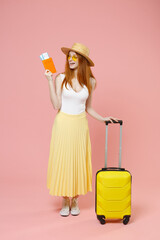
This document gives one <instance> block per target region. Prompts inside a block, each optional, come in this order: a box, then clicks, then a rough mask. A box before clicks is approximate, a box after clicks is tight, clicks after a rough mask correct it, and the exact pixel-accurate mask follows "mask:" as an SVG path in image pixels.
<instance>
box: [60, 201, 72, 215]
mask: <svg viewBox="0 0 160 240" xmlns="http://www.w3.org/2000/svg"><path fill="white" fill-rule="evenodd" d="M69 208H70V199H69V198H63V199H62V209H61V211H60V212H59V213H60V215H61V216H63V217H67V216H68V215H69V210H70V209H69Z"/></svg>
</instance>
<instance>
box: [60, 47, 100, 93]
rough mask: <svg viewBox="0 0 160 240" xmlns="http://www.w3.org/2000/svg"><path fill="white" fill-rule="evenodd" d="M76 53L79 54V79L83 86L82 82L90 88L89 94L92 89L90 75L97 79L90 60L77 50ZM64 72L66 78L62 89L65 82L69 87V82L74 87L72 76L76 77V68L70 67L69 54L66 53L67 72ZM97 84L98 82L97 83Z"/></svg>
mask: <svg viewBox="0 0 160 240" xmlns="http://www.w3.org/2000/svg"><path fill="white" fill-rule="evenodd" d="M76 54H77V56H78V63H79V64H78V69H77V79H78V81H79V84H80V85H81V86H82V84H84V85H86V87H87V88H88V92H89V95H90V93H91V90H92V85H91V81H90V77H92V78H94V79H95V77H94V75H93V73H92V70H91V68H90V66H89V62H88V61H87V59H86V58H85V57H83V56H82V55H80V54H78V53H77V52H76ZM63 73H64V74H65V78H64V80H63V82H62V85H61V90H62V88H63V84H65V87H66V88H67V83H69V84H70V85H71V87H72V81H71V80H72V78H74V70H72V69H70V67H69V62H68V55H66V64H65V72H63ZM96 85H97V83H96ZM96 85H95V86H96ZM82 87H83V86H82Z"/></svg>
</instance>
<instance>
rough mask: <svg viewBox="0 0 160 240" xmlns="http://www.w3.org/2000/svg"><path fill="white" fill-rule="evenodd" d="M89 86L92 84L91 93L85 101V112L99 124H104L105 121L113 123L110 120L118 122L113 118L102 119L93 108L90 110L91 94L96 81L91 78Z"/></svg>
mask: <svg viewBox="0 0 160 240" xmlns="http://www.w3.org/2000/svg"><path fill="white" fill-rule="evenodd" d="M91 84H92V91H91V94H90V96H89V97H88V99H87V101H86V112H87V113H88V114H89V115H91V116H92V117H93V118H95V119H97V120H99V121H101V122H105V121H106V120H107V121H108V120H109V121H110V122H113V121H112V119H114V120H115V121H117V122H118V119H117V118H114V117H102V116H101V115H99V114H98V113H97V112H96V111H95V110H94V109H93V108H92V94H93V91H94V89H95V85H96V80H95V79H94V78H91Z"/></svg>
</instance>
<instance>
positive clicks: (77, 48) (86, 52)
mask: <svg viewBox="0 0 160 240" xmlns="http://www.w3.org/2000/svg"><path fill="white" fill-rule="evenodd" d="M72 49H73V50H75V51H76V50H77V51H79V52H81V53H82V54H84V55H86V56H87V57H88V56H89V51H88V50H87V49H86V48H85V49H83V48H82V47H78V46H76V47H72Z"/></svg>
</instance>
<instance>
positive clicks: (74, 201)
mask: <svg viewBox="0 0 160 240" xmlns="http://www.w3.org/2000/svg"><path fill="white" fill-rule="evenodd" d="M71 214H72V215H73V216H77V215H79V214H80V209H79V207H78V198H72V200H71Z"/></svg>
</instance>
